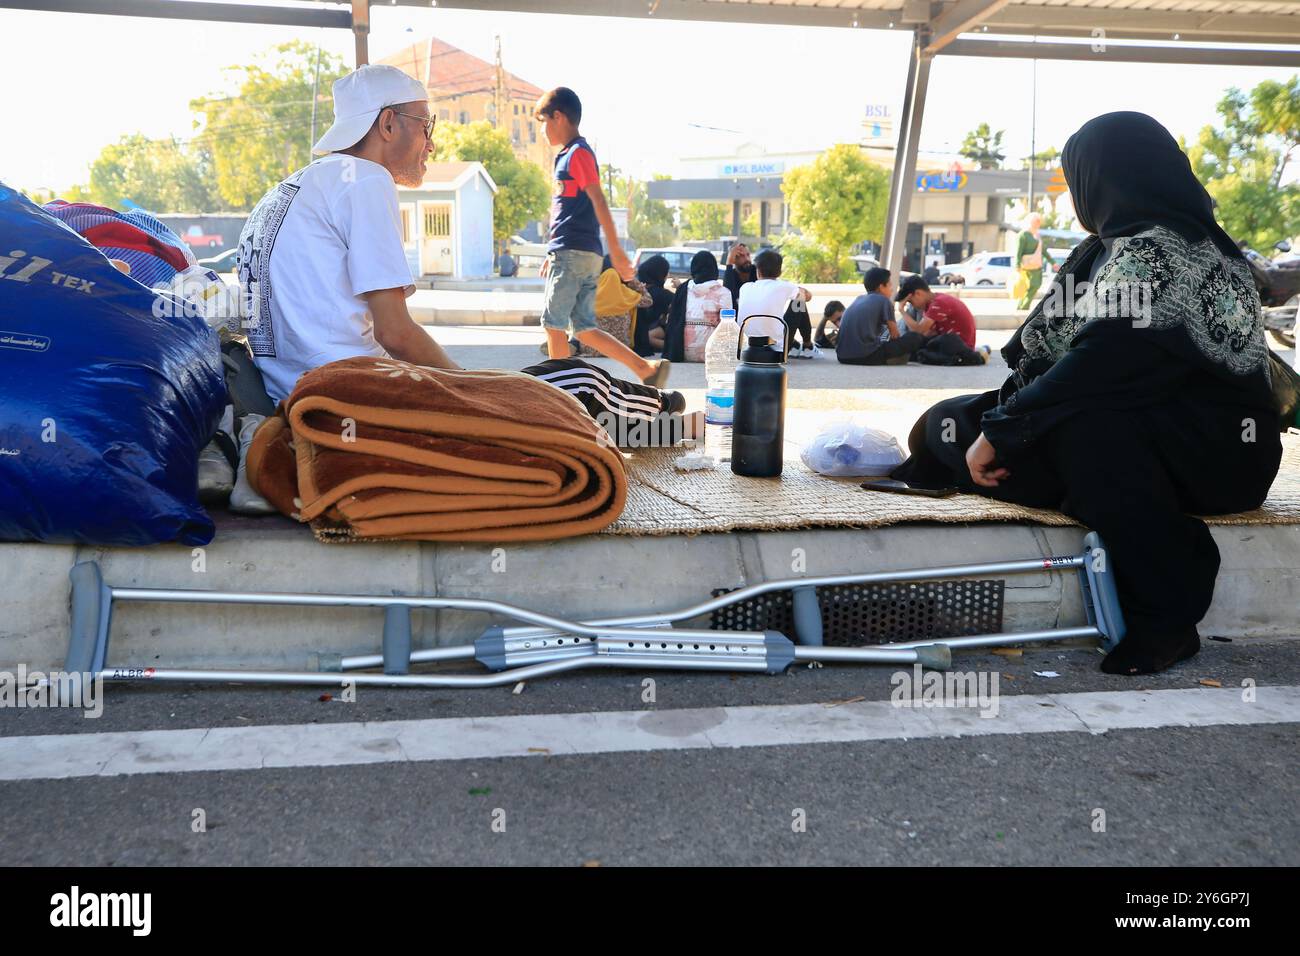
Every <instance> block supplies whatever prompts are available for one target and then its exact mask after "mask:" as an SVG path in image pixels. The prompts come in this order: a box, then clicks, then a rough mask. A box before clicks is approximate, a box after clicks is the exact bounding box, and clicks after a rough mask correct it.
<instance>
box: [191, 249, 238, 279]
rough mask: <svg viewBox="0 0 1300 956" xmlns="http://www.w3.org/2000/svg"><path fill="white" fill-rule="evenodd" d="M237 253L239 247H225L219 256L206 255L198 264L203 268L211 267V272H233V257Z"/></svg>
mask: <svg viewBox="0 0 1300 956" xmlns="http://www.w3.org/2000/svg"><path fill="white" fill-rule="evenodd" d="M238 254H239V248H238V247H236V248H234V249H227V250H226V251H225V252H223V253H221V255H219V256H208V258H206V259H200V260H199V265H201V266H203V268H205V269H211V270H212V271H213V272H218V273H221V272H234V271H235V257H236V256H237V255H238Z"/></svg>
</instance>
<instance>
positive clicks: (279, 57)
mask: <svg viewBox="0 0 1300 956" xmlns="http://www.w3.org/2000/svg"><path fill="white" fill-rule="evenodd" d="M318 57H319V72H320V76H319V83H316V78H317V66H318V62H317V61H318ZM228 72H229V73H230V74H231V77H232V85H234V86H236V87H237V90H238V91H237V92H236V93H235V94H234V95H233V96H227V97H202V98H199V99H196V100H193V101H191V103H190V108H191V109H192V110H194V111H195V113H196V114H198V117H197V118H196V120H195V124H194V125H195V128H196V129H197V130H198V131H199V132H198V135H197V137H196V138H195V141H194V142H195V146H196V148H197V149H198V150H199V151H200V153H201V155H202V156H203V157H205V163H206V164H207V165H209V166H210V168H211V175H212V177H213V178H214V180H215V182H216V187H217V192H218V193H219V194H220V196H221V198H222V199H223V200H224V201H225V204H226V205H227V206H229V207H230V208H233V209H252V208H253V206H254V204H256V202H257V201H258V200H259V199H261V198H262V196H263V194H264V193H265V192H266V191H267V190H268V189H270V188H271V187H272V186H274V185H275V184H276V183H278V182H279V181H280V180H282V179H284V178H285V177H286V176H288V175H289V174H290V173H292V172H294V171H295V170H297V169H299V168H301V167H303V166H305V165H307V164H308V163H309V162H311V158H312V156H311V147H312V90H313V85H315V89H316V96H315V107H316V124H315V134H316V137H317V138H319V137H320V135H321V133H323V132H324V131H325V130H327V129H329V127H330V124H332V123H333V122H334V102H333V98H332V97H331V95H330V86H331V84H333V82H334V80H336V79H338V78H339V77H340V76H343V75H344V74H345V73H347V72H348V70H347V67H346V66H345V65H344V63H343V60H342V59H341V58H340V57H337V56H335V55H334V54H332V53H326V52H324V51H322V50H319V49H318V48H317V47H316V46H314V45H313V44H310V43H305V42H302V41H299V40H295V41H293V42H291V43H283V44H280V45H279V46H277V47H275V48H274V49H273V50H272V51H271V52H270V53H268V54H264V55H263V56H262V57H261V58H260V59H259V62H257V63H254V64H252V65H248V66H233V67H229V68H228Z"/></svg>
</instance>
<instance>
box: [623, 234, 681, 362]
mask: <svg viewBox="0 0 1300 956" xmlns="http://www.w3.org/2000/svg"><path fill="white" fill-rule="evenodd" d="M669 271H670V270H669V265H668V260H667V259H666V258H664V257H663V256H651V257H650V258H649V259H646V260H645V261H644V262H642V263H641V264H640V265H639V266H637V270H636V277H637V279H639V280H640V281H641V284H642V285H644V286H645V291H646V294H647V295H648V296H650V304H649V305H648V306H641V307H639V308H638V309H637V310H636V325H635V326H634V327H633V329H632V350H633V351H634V352H636V354H637V355H643V356H646V357H649V356H651V355H654V354H655V353H656V352H662V351H663V348H664V324H665V323H666V322H667V321H668V310H669V309H670V308H671V307H672V304H673V294H672V293H671V292H669V291H668V290H667V289H666V288H665V287H664V284H665V283H666V282H667V281H668V273H669Z"/></svg>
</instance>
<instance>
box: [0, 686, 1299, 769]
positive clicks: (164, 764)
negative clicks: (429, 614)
mask: <svg viewBox="0 0 1300 956" xmlns="http://www.w3.org/2000/svg"><path fill="white" fill-rule="evenodd" d="M1255 694H1256V697H1255V700H1253V701H1251V702H1246V701H1243V700H1242V696H1243V695H1242V692H1241V690H1240V689H1239V688H1222V689H1218V688H1191V689H1186V690H1156V691H1105V692H1096V693H1081V694H1043V695H1028V694H1017V695H1005V696H1002V697H1000V698H999V699H998V701H997V705H998V709H997V715H996V716H994V717H982V716H981V715H980V711H979V710H977V709H974V708H965V707H958V708H953V707H935V708H919V707H898V706H895V705H894V704H893V703H891V702H890V701H888V700H882V701H861V702H857V703H848V704H841V705H839V706H835V707H827V706H825V705H823V704H799V705H789V706H784V705H783V706H757V707H713V708H699V709H689V710H639V711H600V712H593V713H581V714H538V715H532V716H527V715H526V716H512V717H461V718H443V719H435V720H393V721H379V722H374V723H332V724H292V725H270V726H257V727H212V728H206V729H204V728H199V729H194V730H146V731H125V732H114V733H98V734H96V733H88V734H57V735H55V734H51V735H40V736H31V737H0V780H52V779H64V778H69V777H95V776H102V777H111V776H119V775H125V774H140V773H192V772H195V771H203V770H261V769H269V768H288V767H331V766H346V765H351V764H367V763H393V762H399V761H436V760H466V759H483V758H494V757H537V756H543V755H544V754H546V753H549V754H550V755H552V756H563V755H568V754H594V753H628V752H644V751H655V750H686V749H695V748H698V749H707V748H710V747H717V748H736V747H775V746H783V745H791V744H816V743H846V742H854V741H866V740H910V739H922V738H935V737H940V738H942V737H948V738H956V737H968V736H983V735H1002V734H1045V733H1090V734H1101V733H1105V732H1107V731H1110V730H1130V729H1147V728H1159V727H1214V726H1223V725H1244V724H1289V723H1300V687H1293V686H1281V687H1259V688H1257V689H1256V691H1255Z"/></svg>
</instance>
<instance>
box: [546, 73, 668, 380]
mask: <svg viewBox="0 0 1300 956" xmlns="http://www.w3.org/2000/svg"><path fill="white" fill-rule="evenodd" d="M534 112H535V118H536V119H537V121H538V122H539V123H544V124H545V129H546V141H547V142H548V143H550V144H551V145H552V146H558V147H560V150H559V152H558V153H557V154H556V156H555V191H554V196H553V198H552V200H551V235H550V244H549V245H548V246H547V255H546V262H545V263H544V264H543V265H542V274H543V275H544V276H546V304H545V307H544V308H543V310H542V325H543V326H544V327H545V329H546V347H547V352H548V354H549V355H550V357H551V358H553V359H558V358H568V357H569V355H570V351H569V335H570V333H572V335H573V336H574V337H575V338H576V339H577V340H578V341H579V342H581V343H582V344H583V345H589V346H591V347H592V348H593V349H595V350H596V351H597V352H599V353H601V354H602V355H605V356H608V357H609V358H612V359H615V360H617V361H619V362H622V363H623V364H624V365H626V366H627V367H628V368H630V369H632V371H633V372H635V373H636V375H637V377H638V378H639V379H641V381H642V382H644V383H645V384H647V385H653V386H655V387H656V388H658V387H662V386H663V385H664V384H665V383H666V382H667V381H668V369H669V366H670V363H669V362H668V361H667V360H665V359H661V360H659V361H657V362H647V361H646V360H645V359H643V358H642V357H641V356H639V355H637V354H636V353H635V352H633V351H632V350H631V349H630V348H628V346H626V345H624V344H623V343H622V342H620V341H619V340H618V339H616V338H614V336H612V335H610V334H609V333H607V332H604V331H602V330H601V329H600V328H598V327H597V325H596V283H597V280H599V278H600V272H601V261H602V251H601V245H600V230H601V229H602V228H603V229H604V230H605V238H606V239H607V240H608V242H609V258H610V262H611V263H612V264H613V266H614V268H615V269H616V270H617V271H618V274H619V275H620V276H622V277H623V278H624V279H625V280H628V279H632V278H633V277H634V276H635V271H634V270H633V268H632V263H630V262H628V259H627V255H626V253H624V252H623V247H622V246H621V245H619V242H618V231H617V230H616V229H615V228H614V218H613V217H612V216H611V215H610V214H609V204H608V203H606V202H605V194H604V192H602V191H601V188H600V173H599V170H598V167H597V165H596V154H595V153H594V152H593V151H592V149H591V147H590V146H588V145H587V141H586V140H585V139H583V138H582V136H581V135H580V134H579V132H578V124H579V123H580V122H581V121H582V103H581V101H579V99H578V94H576V93H574V92H573V90H571V89H569V88H568V87H565V86H560V87H556V88H555V89H553V90H551V91H550V92H549V93H545V94H543V95H542V98H541V99H539V100H538V101H537V106H536V108H535V111H534Z"/></svg>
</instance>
